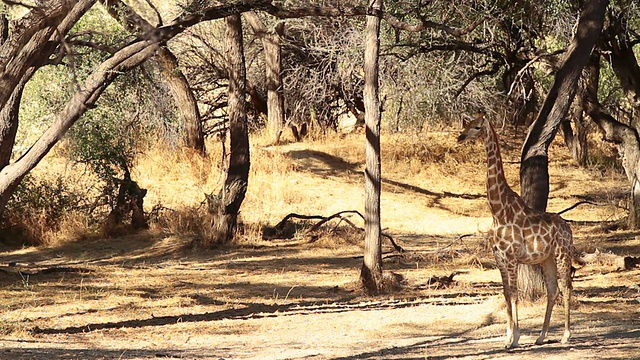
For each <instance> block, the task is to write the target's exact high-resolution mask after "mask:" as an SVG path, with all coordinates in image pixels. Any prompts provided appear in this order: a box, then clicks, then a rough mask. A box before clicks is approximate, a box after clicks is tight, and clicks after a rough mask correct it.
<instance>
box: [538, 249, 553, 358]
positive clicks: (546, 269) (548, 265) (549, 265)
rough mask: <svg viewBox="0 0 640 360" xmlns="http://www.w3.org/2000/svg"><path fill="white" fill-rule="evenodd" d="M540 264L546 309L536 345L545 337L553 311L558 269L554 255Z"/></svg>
mask: <svg viewBox="0 0 640 360" xmlns="http://www.w3.org/2000/svg"><path fill="white" fill-rule="evenodd" d="M541 266H542V273H543V274H544V281H545V283H546V285H547V311H546V312H545V314H544V323H543V324H542V332H540V336H539V337H538V339H537V340H536V345H541V344H542V343H543V342H544V339H545V338H546V337H547V332H548V331H549V322H550V321H551V312H552V311H553V305H554V304H555V302H556V298H557V297H558V280H557V279H558V271H557V267H556V259H555V257H553V256H550V257H549V258H548V259H547V260H545V261H544V262H543V263H542V264H541Z"/></svg>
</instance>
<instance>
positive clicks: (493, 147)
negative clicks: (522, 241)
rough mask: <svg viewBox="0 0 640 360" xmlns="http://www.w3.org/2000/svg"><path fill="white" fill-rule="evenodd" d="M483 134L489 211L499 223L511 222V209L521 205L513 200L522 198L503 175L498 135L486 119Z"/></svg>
mask: <svg viewBox="0 0 640 360" xmlns="http://www.w3.org/2000/svg"><path fill="white" fill-rule="evenodd" d="M485 134H486V135H485V141H484V145H485V148H486V150H487V198H488V199H489V206H490V207H491V213H492V214H493V218H494V220H496V221H498V222H499V223H502V222H511V218H512V217H513V210H514V209H520V208H521V206H520V205H522V204H514V202H522V200H521V199H520V197H519V196H518V195H517V194H515V192H514V191H513V190H511V187H510V186H509V184H508V183H507V179H506V178H505V176H504V168H503V166H502V156H501V155H500V147H499V145H498V136H497V135H496V132H495V130H494V129H493V126H491V123H490V122H489V121H488V120H487V121H485ZM514 195H515V196H514ZM516 211H517V210H516Z"/></svg>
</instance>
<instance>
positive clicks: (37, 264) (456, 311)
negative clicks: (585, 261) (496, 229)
mask: <svg viewBox="0 0 640 360" xmlns="http://www.w3.org/2000/svg"><path fill="white" fill-rule="evenodd" d="M424 240H428V239H423V243H425V244H434V243H438V241H442V239H439V240H438V241H436V240H433V239H432V241H424ZM417 244H419V242H417V241H416V242H409V245H410V247H411V249H410V250H411V251H412V252H414V254H415V253H420V252H423V253H425V252H427V251H431V250H437V249H434V248H428V247H416V245H417ZM277 245H278V246H276V244H273V243H270V244H265V245H263V246H262V247H259V248H250V249H226V250H222V251H219V252H217V253H212V252H210V253H206V254H202V252H201V251H197V252H196V251H194V250H192V249H189V248H188V246H187V243H186V242H181V240H178V239H172V238H167V239H161V240H153V239H145V238H142V237H138V238H128V239H120V240H118V241H113V240H111V241H97V242H94V243H92V244H90V246H88V247H87V245H86V244H85V246H84V247H83V252H80V251H79V250H80V249H76V251H75V252H74V251H71V249H65V251H64V255H62V254H60V252H59V250H60V249H57V250H58V251H56V249H51V250H43V251H37V250H21V251H18V252H5V253H2V255H1V257H0V263H1V264H8V263H9V262H12V263H16V265H17V266H18V267H19V266H23V267H24V268H23V270H25V272H27V270H26V269H27V268H28V269H31V270H34V269H47V268H48V269H51V268H56V267H61V266H70V267H72V268H77V269H79V272H64V271H61V272H55V271H53V272H48V273H45V272H42V271H40V272H39V273H38V272H35V273H34V272H33V271H31V273H34V275H31V276H30V277H29V278H28V279H27V278H26V277H25V275H23V276H22V277H20V275H19V274H16V273H10V272H7V271H8V270H7V269H10V267H4V268H3V269H4V270H5V271H3V272H2V273H0V279H1V280H2V284H3V289H4V291H2V293H0V295H1V296H2V303H3V304H5V311H3V314H2V320H1V321H0V324H1V325H2V330H3V334H4V335H3V336H2V337H0V346H1V347H2V350H1V351H2V352H1V353H0V358H6V359H54V358H55V359H151V358H183V359H449V358H453V359H456V358H462V359H495V358H498V359H516V358H518V359H539V358H545V359H547V358H551V359H552V358H558V359H559V358H562V359H581V360H582V359H602V358H608V359H630V358H634V357H640V344H638V343H637V341H636V339H637V337H639V336H640V316H638V315H639V314H638V308H639V307H638V305H639V304H640V292H639V291H638V289H637V287H634V286H633V284H634V281H635V282H636V283H637V282H639V281H638V280H640V271H639V270H633V271H624V272H621V271H612V269H610V268H607V267H599V268H591V269H588V268H583V269H581V270H579V273H578V275H577V277H576V282H575V288H576V291H575V293H576V296H575V298H576V301H575V303H574V306H573V308H574V310H573V320H574V336H573V338H572V341H571V343H570V344H567V345H563V344H560V343H559V342H558V340H559V338H560V336H561V326H560V323H561V315H562V309H561V307H557V308H556V309H555V312H554V316H553V319H552V329H551V333H550V335H549V343H548V344H545V345H542V346H534V345H532V344H533V342H534V341H535V338H536V336H537V332H538V331H539V328H540V326H541V322H542V311H543V307H544V305H543V304H541V303H536V304H532V305H524V306H522V308H521V311H520V318H521V326H522V328H523V336H522V338H521V344H522V346H521V347H520V348H517V349H514V350H509V351H506V350H504V349H502V347H501V345H502V335H503V331H504V309H503V307H502V298H501V296H500V284H499V275H498V272H497V270H495V269H483V268H481V267H479V266H467V267H466V268H460V265H455V263H454V262H455V260H449V261H443V262H441V263H439V264H429V262H428V261H426V260H425V261H416V258H415V257H414V258H405V259H399V258H390V259H388V260H387V263H386V266H387V268H388V269H392V270H393V271H395V272H396V273H400V274H402V275H404V276H405V278H406V279H407V281H408V283H407V284H406V288H405V289H404V290H403V291H401V292H399V293H397V294H395V295H393V296H384V297H378V298H367V297H363V296H361V295H359V294H358V293H356V292H354V291H351V290H350V289H351V287H352V285H351V281H352V280H353V278H354V275H355V274H357V268H358V265H359V262H360V261H361V260H360V259H358V258H357V255H358V254H359V252H360V251H361V250H360V249H359V248H358V247H357V246H351V247H349V248H345V247H341V248H340V249H332V248H323V247H311V246H310V245H309V244H305V243H301V242H288V243H280V244H277ZM405 245H406V243H405ZM122 249H124V251H122ZM454 250H456V251H457V252H458V253H459V254H460V255H459V256H468V254H469V253H472V252H474V251H476V250H478V249H477V248H465V247H460V246H458V247H456V248H455V249H454ZM56 253H57V255H56ZM69 254H73V255H69ZM86 254H92V256H90V257H87V256H86ZM122 254H125V255H122ZM27 259H30V260H29V261H27ZM434 265H437V266H435V267H434ZM453 268H456V269H457V270H458V271H462V273H461V274H459V275H457V276H456V277H455V278H454V279H455V280H457V281H456V283H455V284H454V285H453V286H451V287H449V288H446V289H433V288H429V287H428V286H427V284H426V283H425V281H426V279H427V278H428V277H429V276H431V275H433V274H446V273H448V272H449V271H450V269H453Z"/></svg>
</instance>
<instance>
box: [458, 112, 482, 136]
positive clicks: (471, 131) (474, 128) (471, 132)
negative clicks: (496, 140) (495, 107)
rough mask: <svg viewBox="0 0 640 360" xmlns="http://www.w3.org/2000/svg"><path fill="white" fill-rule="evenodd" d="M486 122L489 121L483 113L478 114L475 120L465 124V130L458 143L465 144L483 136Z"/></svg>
mask: <svg viewBox="0 0 640 360" xmlns="http://www.w3.org/2000/svg"><path fill="white" fill-rule="evenodd" d="M485 121H488V120H486V119H485V118H484V114H483V113H478V114H476V116H475V119H473V121H471V122H467V121H465V122H464V130H462V132H461V133H460V136H458V142H459V143H460V142H463V141H467V140H473V139H477V138H478V137H480V135H481V134H483V131H484V129H485Z"/></svg>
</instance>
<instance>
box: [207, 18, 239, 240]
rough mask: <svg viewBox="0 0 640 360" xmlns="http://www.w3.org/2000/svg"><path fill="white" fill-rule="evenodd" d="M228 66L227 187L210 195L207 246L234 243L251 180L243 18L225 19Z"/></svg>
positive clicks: (225, 185) (225, 183)
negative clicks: (210, 229)
mask: <svg viewBox="0 0 640 360" xmlns="http://www.w3.org/2000/svg"><path fill="white" fill-rule="evenodd" d="M225 24H226V42H227V63H228V64H229V65H228V66H229V105H228V107H227V112H228V114H229V136H230V140H231V145H230V147H231V149H230V155H229V167H228V169H227V177H226V179H225V182H224V186H223V187H222V189H220V192H219V193H218V195H217V196H212V195H209V196H208V197H207V199H208V201H209V212H210V213H211V214H212V215H213V224H212V226H213V234H212V238H211V239H207V240H206V242H207V243H208V244H213V243H220V242H228V241H229V240H231V239H233V236H234V235H235V232H236V228H237V224H238V213H239V212H240V205H242V201H243V200H244V197H245V194H246V192H247V184H248V180H249V135H248V127H247V112H246V102H245V94H246V69H245V61H244V50H243V49H244V45H243V41H242V21H241V18H240V15H231V16H228V17H226V18H225Z"/></svg>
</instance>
